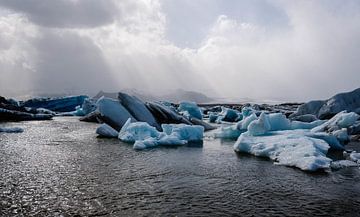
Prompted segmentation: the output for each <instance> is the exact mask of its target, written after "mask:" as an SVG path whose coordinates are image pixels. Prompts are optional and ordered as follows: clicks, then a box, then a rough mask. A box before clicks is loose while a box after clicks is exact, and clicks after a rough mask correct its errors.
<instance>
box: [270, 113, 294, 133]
mask: <svg viewBox="0 0 360 217" xmlns="http://www.w3.org/2000/svg"><path fill="white" fill-rule="evenodd" d="M268 120H269V123H270V131H277V130H290V128H291V124H290V120H289V119H287V118H286V116H285V115H284V114H282V113H272V114H268Z"/></svg>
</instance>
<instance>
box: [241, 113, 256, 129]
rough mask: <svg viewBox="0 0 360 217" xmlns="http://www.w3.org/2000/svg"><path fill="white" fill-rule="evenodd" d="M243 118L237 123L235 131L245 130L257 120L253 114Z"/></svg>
mask: <svg viewBox="0 0 360 217" xmlns="http://www.w3.org/2000/svg"><path fill="white" fill-rule="evenodd" d="M244 117H245V118H244V119H242V120H241V121H239V122H238V123H237V129H238V130H239V131H243V130H247V129H248V126H249V125H250V123H251V122H253V121H255V120H257V116H256V114H255V113H251V114H250V115H248V116H244Z"/></svg>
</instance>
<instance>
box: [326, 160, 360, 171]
mask: <svg viewBox="0 0 360 217" xmlns="http://www.w3.org/2000/svg"><path fill="white" fill-rule="evenodd" d="M358 166H359V164H357V163H355V162H354V161H350V160H337V161H333V162H331V168H332V169H334V170H338V169H342V168H345V167H358Z"/></svg>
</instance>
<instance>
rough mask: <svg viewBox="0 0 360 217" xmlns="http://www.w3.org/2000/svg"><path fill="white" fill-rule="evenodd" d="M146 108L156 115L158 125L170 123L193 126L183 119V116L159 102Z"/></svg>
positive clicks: (147, 105) (152, 103) (147, 104)
mask: <svg viewBox="0 0 360 217" xmlns="http://www.w3.org/2000/svg"><path fill="white" fill-rule="evenodd" d="M146 107H147V108H148V109H149V111H150V112H151V113H152V114H153V115H154V117H155V118H156V120H157V121H158V123H161V124H164V123H165V124H169V123H176V124H179V123H184V124H189V125H191V124H192V123H191V122H190V121H189V120H188V119H186V118H185V117H183V116H182V115H179V114H177V113H176V112H174V111H173V110H171V109H170V108H168V107H167V106H164V105H162V104H160V103H157V102H148V103H146Z"/></svg>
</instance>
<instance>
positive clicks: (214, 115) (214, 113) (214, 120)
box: [209, 112, 219, 123]
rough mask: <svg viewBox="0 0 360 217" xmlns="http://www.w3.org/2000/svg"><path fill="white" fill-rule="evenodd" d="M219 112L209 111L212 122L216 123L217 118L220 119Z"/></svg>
mask: <svg viewBox="0 0 360 217" xmlns="http://www.w3.org/2000/svg"><path fill="white" fill-rule="evenodd" d="M218 117H219V114H218V113H216V112H209V122H210V123H215V122H216V120H217V119H218Z"/></svg>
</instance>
